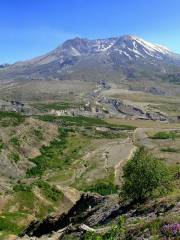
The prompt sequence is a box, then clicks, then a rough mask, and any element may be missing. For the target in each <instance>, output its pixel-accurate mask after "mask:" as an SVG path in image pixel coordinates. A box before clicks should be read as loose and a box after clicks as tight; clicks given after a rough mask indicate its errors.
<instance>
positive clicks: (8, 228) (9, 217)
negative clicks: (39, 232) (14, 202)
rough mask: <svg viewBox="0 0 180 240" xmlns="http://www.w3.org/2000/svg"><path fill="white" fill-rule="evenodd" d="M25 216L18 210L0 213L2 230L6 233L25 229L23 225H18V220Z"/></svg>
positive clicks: (0, 227) (17, 232) (15, 232)
mask: <svg viewBox="0 0 180 240" xmlns="http://www.w3.org/2000/svg"><path fill="white" fill-rule="evenodd" d="M23 217H24V214H22V213H18V212H16V213H9V212H8V213H4V214H3V215H0V232H2V233H4V234H5V233H6V234H8V233H11V234H19V233H20V232H21V231H22V230H23V227H22V226H18V224H17V220H20V219H22V218H23ZM0 239H1V238H0ZM2 239H3V238H2ZM4 239H5V238H4Z"/></svg>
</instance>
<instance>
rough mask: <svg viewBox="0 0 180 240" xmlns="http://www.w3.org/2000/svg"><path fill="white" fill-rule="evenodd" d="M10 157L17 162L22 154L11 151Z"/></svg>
mask: <svg viewBox="0 0 180 240" xmlns="http://www.w3.org/2000/svg"><path fill="white" fill-rule="evenodd" d="M9 159H10V160H13V161H14V162H15V163H17V162H18V161H19V160H20V156H19V154H17V153H11V154H10V155H9Z"/></svg>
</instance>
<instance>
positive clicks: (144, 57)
mask: <svg viewBox="0 0 180 240" xmlns="http://www.w3.org/2000/svg"><path fill="white" fill-rule="evenodd" d="M177 72H180V55H179V54H176V53H174V52H171V51H170V50H169V49H167V48H166V47H164V46H160V45H158V44H153V43H151V42H147V41H145V40H143V39H141V38H139V37H136V36H133V35H124V36H121V37H114V38H107V39H95V40H89V39H86V38H79V37H76V38H74V39H70V40H67V41H65V42H64V43H62V44H61V45H59V46H58V47H57V48H55V49H54V50H52V51H50V52H49V53H47V54H45V55H42V56H39V57H36V58H33V59H31V60H28V61H21V62H17V63H15V64H12V65H10V66H7V67H6V68H3V69H1V71H0V80H2V79H3V80H4V79H8V80H10V79H31V80H32V79H56V80H73V79H78V80H88V81H94V80H100V79H104V78H107V80H109V79H110V78H111V76H112V79H113V78H115V79H117V80H118V79H121V78H125V79H131V78H132V79H135V80H137V79H138V78H140V79H141V78H144V77H145V78H149V79H150V80H152V79H156V78H161V77H163V75H164V74H172V73H177ZM150 73H151V74H150ZM158 75H162V76H160V77H158ZM114 76H115V77H114Z"/></svg>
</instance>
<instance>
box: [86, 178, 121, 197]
mask: <svg viewBox="0 0 180 240" xmlns="http://www.w3.org/2000/svg"><path fill="white" fill-rule="evenodd" d="M83 190H84V191H85V192H97V193H99V194H100V195H103V196H106V195H110V194H114V193H117V192H118V186H117V185H115V184H114V183H112V182H103V181H98V182H97V183H95V184H94V185H92V186H89V187H86V188H85V189H83Z"/></svg>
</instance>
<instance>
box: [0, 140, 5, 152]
mask: <svg viewBox="0 0 180 240" xmlns="http://www.w3.org/2000/svg"><path fill="white" fill-rule="evenodd" d="M3 148H4V143H3V141H2V139H0V153H1V151H2V149H3Z"/></svg>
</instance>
